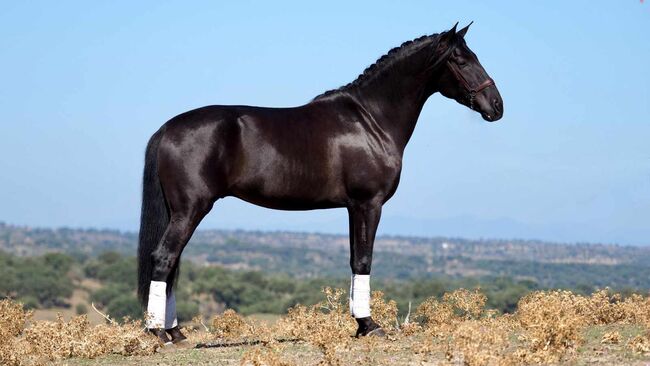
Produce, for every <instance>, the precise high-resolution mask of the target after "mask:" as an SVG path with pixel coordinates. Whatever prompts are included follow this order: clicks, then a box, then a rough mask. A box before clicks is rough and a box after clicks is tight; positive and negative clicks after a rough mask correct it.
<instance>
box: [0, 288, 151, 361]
mask: <svg viewBox="0 0 650 366" xmlns="http://www.w3.org/2000/svg"><path fill="white" fill-rule="evenodd" d="M31 316H32V312H29V311H24V310H23V307H22V304H20V303H16V302H13V301H10V300H2V301H0V363H1V364H3V365H42V364H45V363H48V362H50V361H55V360H61V359H67V358H72V357H83V358H95V357H98V356H102V355H107V354H120V355H124V356H131V355H150V354H153V353H154V352H155V351H156V349H157V348H158V347H159V343H158V341H157V339H156V338H154V337H151V336H148V335H146V334H145V333H144V332H143V328H142V324H141V323H140V322H138V321H129V320H128V319H127V320H125V321H124V323H123V324H121V325H120V324H117V323H111V324H102V325H97V326H91V325H90V323H89V322H88V319H87V317H86V316H85V315H81V316H77V317H73V318H72V319H70V320H69V321H65V320H64V319H63V317H62V316H59V317H58V318H57V320H56V321H47V320H39V321H30V318H31Z"/></svg>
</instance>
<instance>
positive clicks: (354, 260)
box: [348, 201, 384, 337]
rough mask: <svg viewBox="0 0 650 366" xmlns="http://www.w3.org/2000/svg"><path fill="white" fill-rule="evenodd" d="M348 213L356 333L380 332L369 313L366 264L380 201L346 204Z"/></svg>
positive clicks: (352, 310)
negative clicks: (357, 326) (356, 324)
mask: <svg viewBox="0 0 650 366" xmlns="http://www.w3.org/2000/svg"><path fill="white" fill-rule="evenodd" d="M348 214H349V216H350V267H351V269H352V279H351V284H350V312H351V313H352V316H353V317H354V318H355V319H356V321H357V323H358V324H359V328H358V329H357V334H356V335H357V337H359V336H367V335H375V336H383V335H384V331H383V330H382V329H381V327H380V326H379V324H377V323H375V321H374V320H372V317H371V316H370V266H371V264H372V247H373V244H374V242H375V233H376V232H377V225H379V218H380V216H381V203H380V202H375V201H371V202H364V203H359V204H353V205H350V207H348Z"/></svg>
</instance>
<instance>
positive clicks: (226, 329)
mask: <svg viewBox="0 0 650 366" xmlns="http://www.w3.org/2000/svg"><path fill="white" fill-rule="evenodd" d="M211 323H212V329H211V332H212V334H214V335H215V336H216V337H217V338H222V339H228V340H232V339H239V338H249V337H251V336H254V335H255V326H254V325H253V323H252V322H251V321H249V320H247V319H245V318H244V317H243V316H241V315H239V314H237V312H236V311H234V310H232V309H228V310H226V311H224V312H223V314H221V315H217V316H215V317H214V318H212V322H211Z"/></svg>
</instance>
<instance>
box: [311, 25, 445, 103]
mask: <svg viewBox="0 0 650 366" xmlns="http://www.w3.org/2000/svg"><path fill="white" fill-rule="evenodd" d="M438 36H439V34H432V35H424V36H421V37H418V38H415V39H413V40H410V41H406V42H404V43H402V44H401V45H399V46H398V47H395V48H392V49H391V50H390V51H388V53H386V54H385V55H383V56H381V57H380V58H379V59H378V60H377V61H375V63H374V64H372V65H370V66H368V67H367V68H366V69H365V70H363V72H362V73H361V74H360V75H359V76H357V78H356V79H354V81H352V82H350V83H348V84H345V85H343V86H341V87H339V88H336V89H332V90H328V91H326V92H324V93H322V94H320V95H318V96H316V97H315V98H314V99H313V100H317V99H321V98H324V97H328V96H331V95H333V94H337V93H339V92H342V91H345V90H347V89H349V88H351V87H353V86H357V85H359V84H361V83H363V82H364V81H365V80H368V79H370V78H372V77H373V76H375V75H377V74H379V73H381V72H382V71H383V70H386V69H388V68H390V67H391V66H392V65H393V64H395V62H396V61H399V60H402V59H403V58H404V57H407V56H409V55H411V54H413V52H414V51H417V50H419V49H420V48H421V47H422V46H423V45H425V44H433V43H437V41H438Z"/></svg>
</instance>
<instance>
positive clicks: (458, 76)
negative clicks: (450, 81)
mask: <svg viewBox="0 0 650 366" xmlns="http://www.w3.org/2000/svg"><path fill="white" fill-rule="evenodd" d="M447 66H448V67H449V70H451V73H452V74H454V77H455V78H456V80H458V82H460V83H461V84H463V87H465V90H467V93H468V97H469V108H470V109H474V98H475V97H476V94H478V93H480V92H481V91H483V90H484V89H486V88H488V87H490V86H492V85H495V84H494V80H492V78H491V77H489V76H488V78H487V79H486V80H484V81H483V82H482V83H481V84H479V85H478V86H474V87H473V86H471V85H469V83H468V82H467V79H465V77H464V76H463V74H462V73H461V72H460V68H459V67H458V65H457V64H455V63H453V62H451V61H449V60H447Z"/></svg>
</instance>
